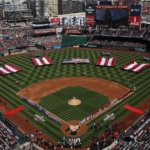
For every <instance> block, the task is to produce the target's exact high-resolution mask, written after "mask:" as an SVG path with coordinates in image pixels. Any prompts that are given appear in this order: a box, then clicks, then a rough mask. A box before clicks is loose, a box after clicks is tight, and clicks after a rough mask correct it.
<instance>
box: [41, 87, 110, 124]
mask: <svg viewBox="0 0 150 150" xmlns="http://www.w3.org/2000/svg"><path fill="white" fill-rule="evenodd" d="M73 97H76V98H77V99H79V100H80V101H81V104H80V105H78V106H70V105H69V104H68V101H69V100H70V99H72V98H73ZM108 102H109V101H108V97H106V96H104V95H102V94H99V93H96V92H95V91H91V90H89V89H87V88H84V87H81V86H69V87H66V88H64V89H62V90H59V91H57V92H55V93H53V94H50V95H48V96H46V97H43V98H42V99H41V102H40V103H39V105H41V106H42V107H43V108H45V109H47V110H48V111H50V112H52V113H53V114H55V115H56V116H58V117H59V118H62V119H63V120H66V121H67V120H82V119H84V118H85V117H87V116H89V115H90V114H91V113H92V112H94V111H95V110H97V109H98V108H101V107H102V106H104V105H105V104H107V103H108Z"/></svg>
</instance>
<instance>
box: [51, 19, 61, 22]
mask: <svg viewBox="0 0 150 150" xmlns="http://www.w3.org/2000/svg"><path fill="white" fill-rule="evenodd" d="M51 23H60V18H51Z"/></svg>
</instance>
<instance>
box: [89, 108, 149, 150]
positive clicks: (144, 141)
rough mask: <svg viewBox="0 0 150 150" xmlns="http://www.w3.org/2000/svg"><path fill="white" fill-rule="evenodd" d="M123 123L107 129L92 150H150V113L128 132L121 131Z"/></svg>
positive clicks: (95, 140)
mask: <svg viewBox="0 0 150 150" xmlns="http://www.w3.org/2000/svg"><path fill="white" fill-rule="evenodd" d="M121 125H122V123H121V122H117V123H115V124H114V125H112V126H109V127H108V128H106V129H105V131H104V134H103V135H102V136H100V137H98V138H96V139H93V143H92V144H91V145H90V148H91V149H92V150H93V149H94V150H101V149H104V148H106V149H112V150H129V149H137V150H148V149H150V145H149V143H150V111H148V112H147V113H145V114H144V115H143V116H142V117H141V118H140V119H139V120H138V121H136V122H135V123H134V124H133V125H132V126H131V127H129V128H128V129H127V130H125V131H123V130H119V129H121Z"/></svg>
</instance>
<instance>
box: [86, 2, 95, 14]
mask: <svg viewBox="0 0 150 150" xmlns="http://www.w3.org/2000/svg"><path fill="white" fill-rule="evenodd" d="M95 10H96V6H95V4H88V5H86V9H85V12H86V15H95Z"/></svg>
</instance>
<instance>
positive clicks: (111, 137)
mask: <svg viewBox="0 0 150 150" xmlns="http://www.w3.org/2000/svg"><path fill="white" fill-rule="evenodd" d="M120 126H121V123H120V122H117V123H115V124H114V125H112V126H108V127H106V128H105V131H104V134H103V135H102V136H100V137H98V138H96V139H93V142H92V144H91V145H90V149H92V150H102V149H103V148H105V147H107V146H109V145H110V144H112V143H113V142H114V141H115V140H116V139H117V138H118V136H119V131H118V128H119V127H120Z"/></svg>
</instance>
